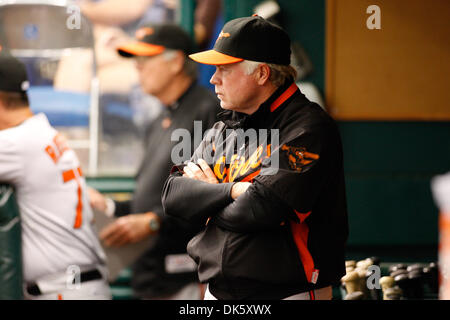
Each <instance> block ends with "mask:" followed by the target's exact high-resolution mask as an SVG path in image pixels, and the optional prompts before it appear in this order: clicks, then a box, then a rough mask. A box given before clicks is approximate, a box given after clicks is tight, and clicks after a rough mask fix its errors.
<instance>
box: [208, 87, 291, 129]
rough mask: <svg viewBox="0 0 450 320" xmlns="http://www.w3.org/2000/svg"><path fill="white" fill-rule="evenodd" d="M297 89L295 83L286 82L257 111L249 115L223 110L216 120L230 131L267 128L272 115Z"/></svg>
mask: <svg viewBox="0 0 450 320" xmlns="http://www.w3.org/2000/svg"><path fill="white" fill-rule="evenodd" d="M298 91H299V89H298V87H297V85H296V84H295V82H286V83H285V84H284V85H282V86H281V87H278V89H277V90H276V91H275V92H274V93H273V94H272V95H271V96H270V97H269V99H267V100H266V101H265V102H263V103H262V104H261V105H260V106H259V108H258V110H256V112H254V113H253V114H251V115H248V114H245V113H242V112H237V111H231V110H225V111H222V112H220V113H219V114H218V115H217V118H218V120H221V121H223V122H224V123H225V124H226V125H227V126H228V127H230V128H232V129H239V128H242V129H247V128H256V129H258V128H267V127H268V125H269V124H270V123H271V121H272V118H273V115H274V113H278V111H280V110H281V109H283V107H282V106H283V105H284V103H285V102H286V101H287V100H288V99H289V98H290V97H292V96H293V95H294V94H295V93H296V92H298Z"/></svg>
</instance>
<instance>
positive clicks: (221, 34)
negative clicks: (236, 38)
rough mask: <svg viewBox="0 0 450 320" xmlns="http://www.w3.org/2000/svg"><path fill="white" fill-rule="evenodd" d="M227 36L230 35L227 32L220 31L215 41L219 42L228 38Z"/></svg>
mask: <svg viewBox="0 0 450 320" xmlns="http://www.w3.org/2000/svg"><path fill="white" fill-rule="evenodd" d="M229 36H230V34H229V33H228V32H223V30H222V31H220V33H219V36H218V37H217V40H220V39H222V38H228V37H229ZM217 40H216V41H217Z"/></svg>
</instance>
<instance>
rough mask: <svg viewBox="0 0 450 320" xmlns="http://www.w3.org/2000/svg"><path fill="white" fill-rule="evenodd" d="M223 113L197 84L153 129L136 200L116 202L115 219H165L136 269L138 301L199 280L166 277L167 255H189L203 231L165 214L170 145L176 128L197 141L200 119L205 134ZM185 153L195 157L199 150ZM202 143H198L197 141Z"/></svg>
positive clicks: (191, 276) (183, 275)
mask: <svg viewBox="0 0 450 320" xmlns="http://www.w3.org/2000/svg"><path fill="white" fill-rule="evenodd" d="M219 111H220V106H219V102H218V100H217V98H216V97H215V96H214V94H213V93H212V92H210V91H209V90H207V89H205V88H203V87H201V86H200V85H198V84H193V85H191V86H190V87H189V89H188V90H186V92H185V93H184V94H183V95H182V96H181V97H180V98H179V99H178V100H177V101H176V102H175V103H174V104H173V105H171V106H168V107H167V108H166V109H165V110H164V111H163V113H162V114H161V115H160V116H159V117H157V118H156V119H155V120H154V121H153V122H152V125H151V126H150V127H149V128H148V130H147V133H146V139H145V155H144V158H143V160H142V163H141V166H140V168H139V170H138V173H137V176H136V187H135V191H134V193H133V197H132V200H131V201H126V202H118V203H116V212H115V215H116V216H122V215H126V214H129V213H143V212H148V211H152V212H154V213H156V214H157V215H158V216H159V217H160V218H161V229H160V230H159V232H158V233H157V234H156V235H155V236H152V237H151V239H150V240H149V249H148V250H147V251H146V252H145V254H143V255H142V256H141V257H139V258H138V260H137V261H136V262H135V263H134V265H133V267H132V271H133V277H132V287H133V290H134V293H135V294H136V295H137V296H138V297H144V298H152V297H162V296H165V295H169V294H173V293H174V292H176V291H177V290H179V289H180V288H181V287H182V286H184V285H186V284H187V283H189V282H192V281H198V278H197V275H196V273H195V272H182V273H167V272H166V270H165V257H166V256H167V255H169V254H180V253H186V244H187V243H188V241H189V240H190V239H191V238H192V237H193V236H194V235H195V234H196V233H197V232H198V231H199V227H198V226H195V225H191V224H189V223H186V222H184V221H180V220H178V219H174V218H172V217H168V216H166V215H164V214H163V209H162V204H161V191H162V188H163V185H164V182H165V181H166V179H167V177H168V175H169V173H170V169H171V168H172V166H173V165H174V163H173V162H172V160H171V153H172V150H173V148H174V146H175V145H177V144H179V141H171V136H172V133H173V131H174V130H176V129H186V130H187V131H186V132H189V133H190V135H191V137H192V139H193V138H194V121H201V123H202V130H203V131H204V130H206V129H208V128H209V127H211V126H212V125H213V124H214V122H215V121H216V115H217V113H218V112H219ZM194 145H195V141H194V140H192V141H191V147H192V150H189V152H188V154H186V159H189V158H190V155H191V154H192V152H193V150H195V148H196V147H197V146H195V147H194ZM197 145H198V142H197Z"/></svg>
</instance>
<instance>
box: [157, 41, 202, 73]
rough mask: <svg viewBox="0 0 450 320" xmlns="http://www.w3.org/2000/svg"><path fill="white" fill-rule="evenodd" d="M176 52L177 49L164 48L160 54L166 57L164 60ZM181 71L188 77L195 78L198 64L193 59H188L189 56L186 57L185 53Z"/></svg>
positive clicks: (167, 59) (173, 55)
mask: <svg viewBox="0 0 450 320" xmlns="http://www.w3.org/2000/svg"><path fill="white" fill-rule="evenodd" d="M176 52H177V50H173V49H166V50H164V51H163V53H162V55H163V57H164V59H166V61H170V60H172V59H173V58H175V54H176ZM183 71H184V73H185V74H186V75H187V76H188V77H189V78H191V79H194V80H195V79H197V76H198V65H197V63H196V62H195V61H194V60H192V59H189V57H187V56H186V55H184V65H183Z"/></svg>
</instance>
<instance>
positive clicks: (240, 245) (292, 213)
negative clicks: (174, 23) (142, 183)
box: [163, 16, 348, 300]
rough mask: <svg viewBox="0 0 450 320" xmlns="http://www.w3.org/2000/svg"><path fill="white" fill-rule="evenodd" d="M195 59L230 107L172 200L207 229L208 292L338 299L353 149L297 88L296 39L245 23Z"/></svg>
mask: <svg viewBox="0 0 450 320" xmlns="http://www.w3.org/2000/svg"><path fill="white" fill-rule="evenodd" d="M190 57H191V58H192V59H193V60H195V61H198V62H200V63H206V64H211V65H215V66H216V72H215V74H214V75H213V76H212V78H211V83H212V84H214V85H215V90H216V93H217V96H218V98H219V99H220V101H221V102H220V104H221V107H222V108H223V109H225V111H223V112H222V113H221V114H219V119H220V121H219V122H217V123H216V124H215V125H214V127H213V129H214V130H211V131H210V133H209V134H208V135H207V136H206V137H205V139H204V140H203V141H202V143H201V144H200V147H199V148H198V149H197V150H196V151H195V153H194V156H193V157H192V159H191V161H190V162H188V163H185V164H182V165H179V166H175V168H173V171H174V173H173V174H172V175H171V176H170V177H169V178H168V180H167V181H166V184H165V186H164V191H163V205H164V208H165V212H166V214H167V215H169V216H174V217H177V218H179V219H180V220H182V221H189V222H191V223H196V224H197V225H199V226H201V225H205V224H206V227H205V228H204V230H203V231H202V232H200V233H199V234H198V235H196V236H195V237H194V238H193V239H192V240H191V241H190V242H189V244H188V253H189V254H190V255H191V257H193V258H194V260H195V261H196V262H197V264H198V274H199V278H200V280H201V282H203V283H208V290H207V292H206V295H205V298H208V299H216V298H217V299H299V300H310V299H311V300H313V299H331V298H332V286H333V285H336V284H338V283H339V280H340V278H341V277H342V276H343V275H344V274H345V254H344V248H345V243H346V239H347V234H348V223H347V208H346V197H345V184H344V172H343V160H342V158H343V156H342V146H341V140H340V135H339V131H338V128H337V126H336V124H335V122H334V121H333V120H332V119H331V118H330V116H329V115H328V114H327V113H326V112H325V111H324V110H323V109H322V108H321V107H320V106H318V105H317V104H315V103H313V102H311V101H309V100H308V99H307V98H306V97H305V96H304V95H303V94H302V93H301V92H300V90H299V88H298V87H297V86H296V84H295V83H294V79H295V70H294V69H293V68H292V67H291V66H290V40H289V37H288V35H287V34H286V32H285V31H283V30H282V29H281V28H279V27H277V26H275V25H273V24H271V23H269V22H268V21H266V20H265V19H263V18H261V17H259V16H252V17H245V18H238V19H235V20H232V21H230V22H228V23H227V24H225V26H224V28H223V30H222V32H221V33H220V35H219V37H218V39H217V41H216V44H215V46H214V48H213V49H212V50H209V51H205V52H200V53H196V54H192V55H190ZM247 137H249V138H247ZM177 169H178V171H177ZM194 200H195V201H194Z"/></svg>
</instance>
